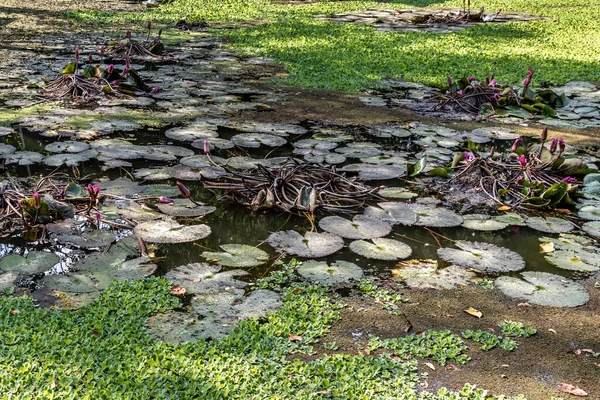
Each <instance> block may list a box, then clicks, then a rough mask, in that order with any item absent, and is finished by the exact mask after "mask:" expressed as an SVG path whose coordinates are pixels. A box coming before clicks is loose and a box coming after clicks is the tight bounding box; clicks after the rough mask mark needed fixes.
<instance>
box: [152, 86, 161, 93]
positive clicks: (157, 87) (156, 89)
mask: <svg viewBox="0 0 600 400" xmlns="http://www.w3.org/2000/svg"><path fill="white" fill-rule="evenodd" d="M161 90H162V88H161V87H160V86H155V87H153V88H152V90H151V91H150V93H152V94H156V93H158V92H160V91H161Z"/></svg>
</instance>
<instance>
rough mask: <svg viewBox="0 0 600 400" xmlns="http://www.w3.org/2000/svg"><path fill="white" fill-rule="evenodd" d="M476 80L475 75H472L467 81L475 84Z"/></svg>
mask: <svg viewBox="0 0 600 400" xmlns="http://www.w3.org/2000/svg"><path fill="white" fill-rule="evenodd" d="M474 80H475V77H474V76H473V75H471V76H469V77H468V78H467V81H469V83H471V82H473V81H474Z"/></svg>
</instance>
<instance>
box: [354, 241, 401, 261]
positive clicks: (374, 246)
mask: <svg viewBox="0 0 600 400" xmlns="http://www.w3.org/2000/svg"><path fill="white" fill-rule="evenodd" d="M371 242H372V243H371ZM371 242H367V241H365V240H355V241H354V242H352V243H350V246H349V247H350V250H352V251H353V252H354V253H356V254H359V255H361V256H363V257H366V258H373V259H375V260H400V259H403V258H406V257H408V256H410V255H411V253H412V249H411V248H410V246H408V245H407V244H405V243H402V242H401V241H399V240H394V239H386V238H375V239H372V241H371Z"/></svg>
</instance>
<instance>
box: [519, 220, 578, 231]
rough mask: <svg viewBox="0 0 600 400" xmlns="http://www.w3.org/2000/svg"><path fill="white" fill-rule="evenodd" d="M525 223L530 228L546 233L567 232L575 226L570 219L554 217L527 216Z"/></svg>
mask: <svg viewBox="0 0 600 400" xmlns="http://www.w3.org/2000/svg"><path fill="white" fill-rule="evenodd" d="M525 223H526V224H527V226H528V227H530V228H532V229H535V230H538V231H541V232H546V233H564V232H569V231H571V230H573V228H575V225H573V224H572V223H571V222H570V221H567V220H564V219H560V218H554V217H548V218H542V217H532V218H527V220H526V221H525Z"/></svg>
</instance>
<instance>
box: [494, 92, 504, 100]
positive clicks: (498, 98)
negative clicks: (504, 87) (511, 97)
mask: <svg viewBox="0 0 600 400" xmlns="http://www.w3.org/2000/svg"><path fill="white" fill-rule="evenodd" d="M501 97H502V96H500V93H494V100H496V101H498V100H500V98H501Z"/></svg>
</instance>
